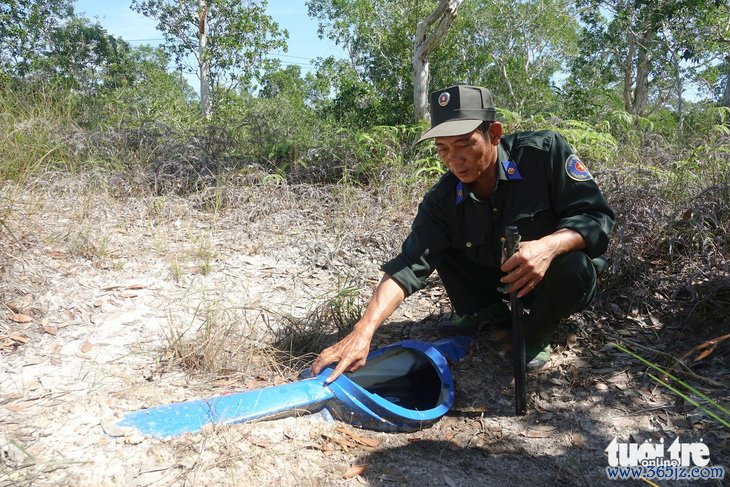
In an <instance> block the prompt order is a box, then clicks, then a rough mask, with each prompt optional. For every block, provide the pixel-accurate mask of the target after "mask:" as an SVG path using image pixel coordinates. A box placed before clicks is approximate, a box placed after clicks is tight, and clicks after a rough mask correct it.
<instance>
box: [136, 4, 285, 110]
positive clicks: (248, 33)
mask: <svg viewBox="0 0 730 487" xmlns="http://www.w3.org/2000/svg"><path fill="white" fill-rule="evenodd" d="M204 5H205V9H204V10H203V11H200V2H199V1H198V0H133V1H132V9H134V10H136V11H137V12H140V13H142V14H144V15H145V16H147V17H152V18H154V19H156V20H157V28H158V30H160V32H162V34H163V35H164V36H165V49H166V50H167V52H168V53H170V54H171V55H172V56H173V57H174V59H175V62H176V63H177V65H178V66H180V67H181V68H182V66H183V65H184V64H185V59H186V57H187V56H192V57H193V58H195V59H196V63H197V64H196V65H195V66H192V67H190V69H192V71H193V72H198V73H199V74H200V75H201V78H202V76H203V75H205V76H209V81H210V87H211V93H213V94H214V99H213V106H214V107H217V105H218V102H219V101H220V100H221V97H222V96H223V95H224V94H225V92H226V91H228V90H235V89H236V88H243V89H247V88H249V87H250V83H251V81H252V80H253V79H254V78H256V76H257V75H258V74H260V72H262V71H263V70H264V69H265V68H266V67H267V66H269V65H270V63H271V61H269V60H268V58H267V57H266V55H267V54H268V53H269V52H271V51H272V50H275V49H286V41H285V39H286V37H287V36H288V33H287V32H286V31H281V30H280V29H279V26H278V24H277V23H276V22H274V20H273V19H272V18H271V17H270V16H268V15H266V14H265V13H264V11H265V8H266V1H265V0H260V1H259V0H239V1H235V2H231V1H228V0H206V1H205V2H204ZM199 19H205V26H206V30H205V32H206V34H207V45H206V46H205V49H202V51H201V48H200V44H199V37H198V31H199V27H200V20H199ZM216 95H217V96H216Z"/></svg>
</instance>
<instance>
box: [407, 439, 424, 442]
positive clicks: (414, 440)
mask: <svg viewBox="0 0 730 487" xmlns="http://www.w3.org/2000/svg"><path fill="white" fill-rule="evenodd" d="M421 441H422V440H421V438H408V443H419V442H421Z"/></svg>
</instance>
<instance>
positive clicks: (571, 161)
mask: <svg viewBox="0 0 730 487" xmlns="http://www.w3.org/2000/svg"><path fill="white" fill-rule="evenodd" d="M565 173H566V174H567V175H568V177H570V179H573V180H575V181H589V180H591V179H593V176H591V173H590V172H589V171H588V168H587V167H586V165H585V164H583V161H581V160H580V159H578V156H576V155H575V154H571V155H570V156H568V158H567V159H566V160H565Z"/></svg>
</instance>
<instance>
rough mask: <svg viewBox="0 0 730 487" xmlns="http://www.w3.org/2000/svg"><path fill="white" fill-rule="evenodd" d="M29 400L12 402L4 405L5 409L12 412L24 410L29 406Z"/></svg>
mask: <svg viewBox="0 0 730 487" xmlns="http://www.w3.org/2000/svg"><path fill="white" fill-rule="evenodd" d="M30 405H31V404H30V401H22V402H14V403H10V404H6V405H5V409H7V410H8V411H12V412H14V413H20V412H22V411H25V410H26V409H28V407H29V406H30Z"/></svg>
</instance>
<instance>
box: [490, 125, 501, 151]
mask: <svg viewBox="0 0 730 487" xmlns="http://www.w3.org/2000/svg"><path fill="white" fill-rule="evenodd" d="M501 139H502V124H501V123H499V122H496V121H495V122H492V123H490V124H489V141H490V142H491V143H492V145H499V141H500V140H501Z"/></svg>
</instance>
